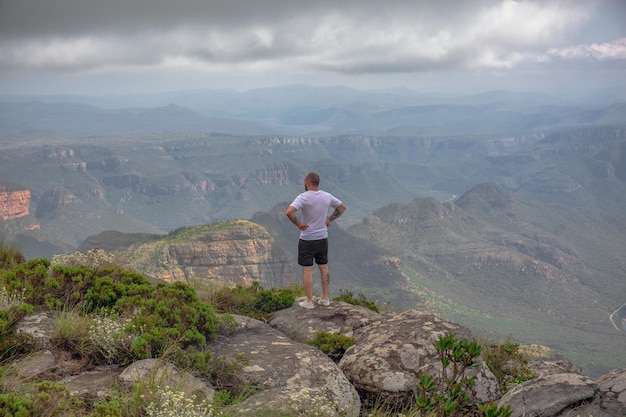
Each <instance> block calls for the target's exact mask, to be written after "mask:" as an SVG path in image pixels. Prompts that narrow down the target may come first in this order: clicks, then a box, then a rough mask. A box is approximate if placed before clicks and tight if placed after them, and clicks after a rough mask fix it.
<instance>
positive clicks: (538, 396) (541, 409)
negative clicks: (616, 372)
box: [498, 374, 597, 417]
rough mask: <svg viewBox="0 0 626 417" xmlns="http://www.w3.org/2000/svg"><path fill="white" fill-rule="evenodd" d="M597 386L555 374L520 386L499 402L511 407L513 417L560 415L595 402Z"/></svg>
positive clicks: (586, 380) (578, 378)
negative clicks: (578, 406) (572, 407)
mask: <svg viewBox="0 0 626 417" xmlns="http://www.w3.org/2000/svg"><path fill="white" fill-rule="evenodd" d="M596 389H597V384H596V383H595V382H594V381H593V380H591V379H589V378H587V377H585V376H582V375H577V374H554V375H548V376H545V377H539V378H536V379H533V380H530V381H526V382H524V383H522V384H519V385H517V386H516V387H514V388H513V389H512V390H511V391H509V392H507V393H506V394H504V396H502V398H501V399H500V400H499V401H498V406H500V407H505V406H508V407H510V408H511V410H512V411H513V413H512V414H511V417H522V416H532V415H534V416H541V417H554V416H558V415H559V414H560V413H561V411H563V410H564V409H565V408H566V407H568V406H571V405H572V404H578V403H580V402H581V401H584V400H589V401H591V400H593V397H594V394H595V392H596Z"/></svg>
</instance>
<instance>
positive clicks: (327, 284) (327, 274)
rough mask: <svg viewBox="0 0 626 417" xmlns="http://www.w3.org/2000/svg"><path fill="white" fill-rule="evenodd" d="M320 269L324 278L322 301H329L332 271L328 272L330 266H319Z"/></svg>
mask: <svg viewBox="0 0 626 417" xmlns="http://www.w3.org/2000/svg"><path fill="white" fill-rule="evenodd" d="M319 268H320V275H321V277H322V299H323V300H328V293H329V291H330V271H329V270H328V264H324V265H319Z"/></svg>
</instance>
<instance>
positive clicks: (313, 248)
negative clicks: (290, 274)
mask: <svg viewBox="0 0 626 417" xmlns="http://www.w3.org/2000/svg"><path fill="white" fill-rule="evenodd" d="M313 259H315V263H316V264H318V265H326V264H327V263H328V238H326V239H320V240H302V239H300V240H299V241H298V265H301V266H313Z"/></svg>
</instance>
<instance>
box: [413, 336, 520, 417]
mask: <svg viewBox="0 0 626 417" xmlns="http://www.w3.org/2000/svg"><path fill="white" fill-rule="evenodd" d="M435 349H437V353H438V355H439V359H440V361H441V365H442V366H441V372H440V374H439V375H437V377H434V376H432V375H429V374H423V375H420V380H419V382H418V384H417V394H416V397H415V402H416V406H417V408H419V409H422V410H424V411H425V412H427V413H434V415H435V416H437V417H451V416H462V415H464V413H466V412H467V411H468V406H469V402H470V397H469V394H468V392H469V390H471V389H472V387H473V386H474V382H475V377H474V376H473V377H468V376H466V374H465V371H466V370H467V369H468V368H470V367H471V366H473V365H474V364H475V363H476V361H475V359H476V358H477V357H478V356H479V355H480V353H481V349H482V347H481V346H480V345H479V344H478V343H477V342H475V341H471V342H470V341H468V340H467V339H460V340H457V339H456V337H455V336H454V334H452V333H447V334H446V335H444V336H442V337H441V338H440V339H439V340H438V341H437V342H436V343H435ZM478 411H479V412H481V413H483V415H484V416H489V417H508V416H510V414H511V411H510V409H509V408H508V407H502V408H501V407H497V406H495V407H494V406H493V405H483V406H481V408H479V409H478Z"/></svg>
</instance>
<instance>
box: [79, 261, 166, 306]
mask: <svg viewBox="0 0 626 417" xmlns="http://www.w3.org/2000/svg"><path fill="white" fill-rule="evenodd" d="M153 291H154V286H153V285H152V284H151V283H150V281H148V280H147V279H146V278H145V277H144V276H143V275H141V274H139V273H136V272H132V271H127V270H123V269H119V268H105V269H102V270H98V271H96V272H95V277H94V280H93V284H92V285H91V286H90V287H89V288H88V289H87V290H86V292H85V297H84V299H85V301H86V303H87V311H101V310H102V309H105V310H116V311H118V312H120V313H129V314H130V313H132V312H133V310H134V309H135V304H134V302H135V300H141V299H147V298H150V297H152V293H153ZM128 297H130V299H127V298H128Z"/></svg>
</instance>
